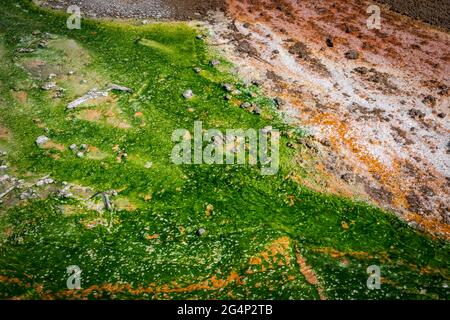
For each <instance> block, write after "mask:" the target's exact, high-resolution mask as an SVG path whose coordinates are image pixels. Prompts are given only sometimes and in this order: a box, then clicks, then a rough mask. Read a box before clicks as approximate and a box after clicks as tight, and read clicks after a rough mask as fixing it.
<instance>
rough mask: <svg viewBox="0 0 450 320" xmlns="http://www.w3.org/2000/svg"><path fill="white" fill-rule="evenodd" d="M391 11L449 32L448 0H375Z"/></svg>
mask: <svg viewBox="0 0 450 320" xmlns="http://www.w3.org/2000/svg"><path fill="white" fill-rule="evenodd" d="M376 1H377V2H380V3H383V4H387V5H389V6H390V7H391V9H392V10H393V11H397V12H399V13H402V14H405V15H407V16H410V17H412V18H414V19H419V20H422V21H425V22H428V23H430V24H433V25H436V26H440V27H443V28H446V29H448V30H450V1H448V0H376Z"/></svg>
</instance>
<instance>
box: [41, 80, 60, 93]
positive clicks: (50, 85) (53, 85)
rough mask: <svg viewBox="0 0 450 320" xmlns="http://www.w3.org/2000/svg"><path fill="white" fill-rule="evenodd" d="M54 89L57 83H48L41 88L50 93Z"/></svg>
mask: <svg viewBox="0 0 450 320" xmlns="http://www.w3.org/2000/svg"><path fill="white" fill-rule="evenodd" d="M54 87H56V82H47V83H44V84H43V85H42V86H41V89H42V90H46V91H48V90H51V89H53V88H54Z"/></svg>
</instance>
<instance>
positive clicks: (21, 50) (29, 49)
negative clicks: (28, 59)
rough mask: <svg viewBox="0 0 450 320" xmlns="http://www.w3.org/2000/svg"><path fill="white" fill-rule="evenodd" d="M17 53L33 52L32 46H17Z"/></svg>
mask: <svg viewBox="0 0 450 320" xmlns="http://www.w3.org/2000/svg"><path fill="white" fill-rule="evenodd" d="M16 51H17V52H18V53H32V52H34V49H33V48H18V49H17V50H16Z"/></svg>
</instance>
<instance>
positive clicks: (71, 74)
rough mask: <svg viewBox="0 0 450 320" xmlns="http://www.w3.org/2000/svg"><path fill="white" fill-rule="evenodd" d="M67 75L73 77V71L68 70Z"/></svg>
mask: <svg viewBox="0 0 450 320" xmlns="http://www.w3.org/2000/svg"><path fill="white" fill-rule="evenodd" d="M67 74H68V75H69V76H73V75H74V74H75V71H72V70H70V71H69V72H68V73H67Z"/></svg>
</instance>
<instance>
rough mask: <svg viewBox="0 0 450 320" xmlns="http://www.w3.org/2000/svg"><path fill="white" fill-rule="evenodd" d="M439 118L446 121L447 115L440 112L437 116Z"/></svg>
mask: <svg viewBox="0 0 450 320" xmlns="http://www.w3.org/2000/svg"><path fill="white" fill-rule="evenodd" d="M437 116H438V117H439V118H441V119H444V118H445V113H443V112H440V113H438V114H437Z"/></svg>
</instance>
